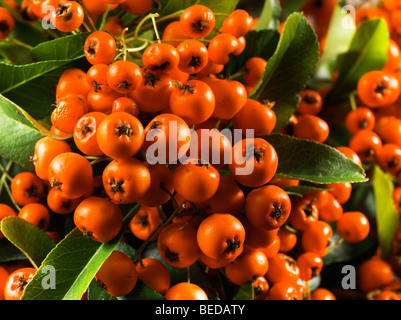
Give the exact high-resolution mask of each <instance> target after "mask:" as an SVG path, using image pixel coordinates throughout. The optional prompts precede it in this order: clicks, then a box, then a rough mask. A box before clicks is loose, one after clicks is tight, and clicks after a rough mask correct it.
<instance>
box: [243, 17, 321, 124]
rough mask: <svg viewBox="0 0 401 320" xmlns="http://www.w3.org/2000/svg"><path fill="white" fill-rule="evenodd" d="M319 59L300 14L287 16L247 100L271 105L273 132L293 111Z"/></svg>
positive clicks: (312, 34) (314, 39) (312, 35)
mask: <svg viewBox="0 0 401 320" xmlns="http://www.w3.org/2000/svg"><path fill="white" fill-rule="evenodd" d="M318 60H319V44H318V42H317V37H316V34H315V32H314V30H313V28H312V26H311V25H310V24H309V23H308V21H307V19H306V18H305V17H304V16H303V14H302V13H294V14H292V15H291V16H290V17H288V19H287V21H286V23H285V26H284V29H283V32H282V34H281V36H280V41H279V43H278V46H277V49H276V52H275V53H274V54H273V56H272V57H271V58H270V59H269V61H268V63H267V66H266V70H265V72H264V74H263V76H262V78H261V79H260V80H259V82H258V84H257V85H256V86H255V88H254V90H253V91H252V92H251V94H250V95H249V97H250V98H251V99H255V100H258V101H265V100H270V101H274V102H275V106H274V111H275V113H276V116H277V122H276V128H275V129H276V130H277V129H280V128H282V127H283V126H284V125H285V124H286V123H287V121H288V119H289V118H290V116H291V115H292V114H293V113H294V112H295V111H296V109H297V107H298V103H299V99H300V98H299V93H300V92H301V91H302V90H303V89H304V88H305V86H306V84H307V82H308V80H309V79H310V77H311V75H312V74H313V72H314V71H315V67H316V64H317V62H318Z"/></svg>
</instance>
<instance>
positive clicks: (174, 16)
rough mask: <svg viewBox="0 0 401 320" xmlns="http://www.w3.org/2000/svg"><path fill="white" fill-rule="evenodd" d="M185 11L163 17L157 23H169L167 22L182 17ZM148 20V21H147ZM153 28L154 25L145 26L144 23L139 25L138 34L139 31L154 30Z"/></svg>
mask: <svg viewBox="0 0 401 320" xmlns="http://www.w3.org/2000/svg"><path fill="white" fill-rule="evenodd" d="M183 11H184V10H179V11H176V12H174V13H171V14H169V15H167V16H164V17H161V18H160V19H157V21H156V23H161V22H164V21H167V20H171V19H174V18H177V17H179V16H180V14H181V13H182V12H183ZM145 18H146V17H145ZM146 20H147V19H146ZM144 22H145V21H144ZM152 27H153V23H148V24H145V25H143V23H142V24H141V25H139V24H138V27H137V29H138V32H139V31H142V30H146V29H150V28H152Z"/></svg>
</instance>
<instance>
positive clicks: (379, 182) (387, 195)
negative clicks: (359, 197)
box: [372, 165, 400, 258]
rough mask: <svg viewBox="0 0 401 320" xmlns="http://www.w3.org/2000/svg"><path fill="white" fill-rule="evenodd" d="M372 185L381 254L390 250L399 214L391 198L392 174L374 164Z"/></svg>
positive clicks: (392, 188) (384, 254) (386, 253)
mask: <svg viewBox="0 0 401 320" xmlns="http://www.w3.org/2000/svg"><path fill="white" fill-rule="evenodd" d="M372 186H373V192H374V197H375V203H376V220H377V234H378V240H379V245H380V248H381V252H382V256H383V257H384V258H387V257H388V255H389V254H390V252H391V242H392V240H393V238H394V235H395V232H396V231H397V229H398V226H399V219H400V218H399V214H398V212H397V209H396V207H395V205H394V200H393V198H392V195H393V190H394V185H393V182H392V176H391V175H389V174H388V173H386V172H384V171H383V170H381V169H380V167H379V166H377V165H375V166H374V168H373V177H372Z"/></svg>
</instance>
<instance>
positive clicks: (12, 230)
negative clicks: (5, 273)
mask: <svg viewBox="0 0 401 320" xmlns="http://www.w3.org/2000/svg"><path fill="white" fill-rule="evenodd" d="M1 232H2V233H3V234H4V235H5V237H6V238H7V239H8V240H9V241H10V242H11V243H12V244H14V246H16V247H17V248H18V249H20V250H21V252H23V253H24V254H25V255H26V256H27V258H28V259H29V260H30V261H31V263H32V264H33V265H34V266H35V267H36V268H37V267H38V266H40V264H41V263H42V261H43V260H44V259H45V257H46V256H47V254H48V253H49V252H50V251H51V250H52V249H53V248H54V246H55V245H56V243H55V242H54V240H53V239H52V238H51V237H50V236H49V235H48V234H47V233H46V232H44V231H42V230H41V229H39V228H38V227H36V226H35V225H33V224H32V223H29V222H27V221H25V220H23V219H21V218H19V217H18V216H15V217H7V218H4V219H3V220H1Z"/></svg>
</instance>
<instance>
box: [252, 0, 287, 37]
mask: <svg viewBox="0 0 401 320" xmlns="http://www.w3.org/2000/svg"><path fill="white" fill-rule="evenodd" d="M286 2H288V1H286ZM281 13H282V9H281V5H280V2H279V1H278V0H266V1H265V3H264V5H263V8H262V12H261V14H260V16H259V22H258V23H257V25H256V26H255V28H254V30H256V31H259V30H264V29H277V28H278V26H279V25H280V18H281Z"/></svg>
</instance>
